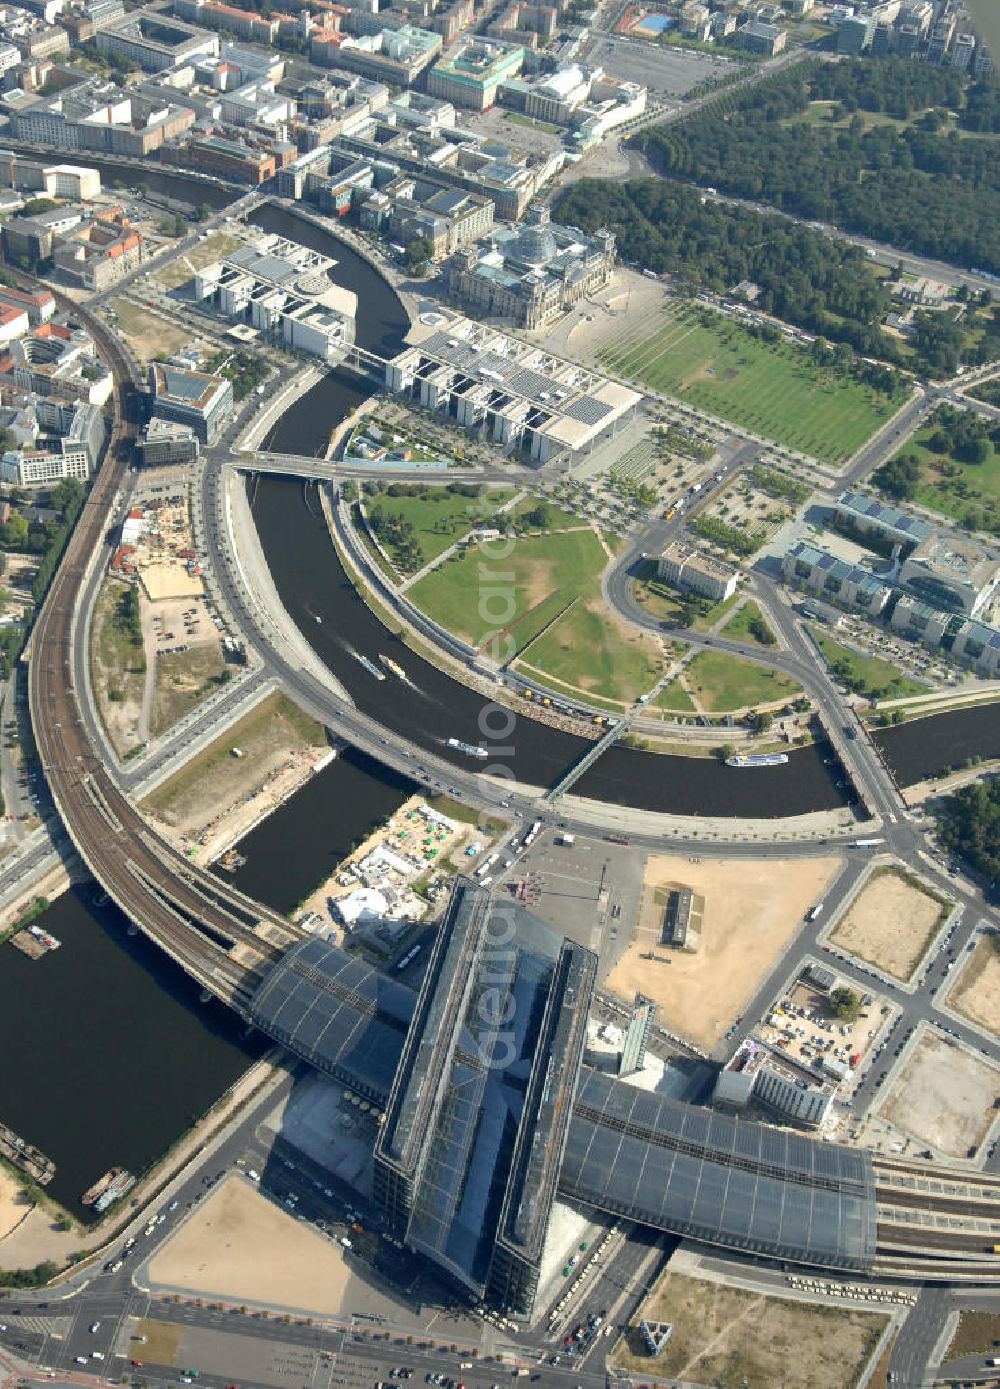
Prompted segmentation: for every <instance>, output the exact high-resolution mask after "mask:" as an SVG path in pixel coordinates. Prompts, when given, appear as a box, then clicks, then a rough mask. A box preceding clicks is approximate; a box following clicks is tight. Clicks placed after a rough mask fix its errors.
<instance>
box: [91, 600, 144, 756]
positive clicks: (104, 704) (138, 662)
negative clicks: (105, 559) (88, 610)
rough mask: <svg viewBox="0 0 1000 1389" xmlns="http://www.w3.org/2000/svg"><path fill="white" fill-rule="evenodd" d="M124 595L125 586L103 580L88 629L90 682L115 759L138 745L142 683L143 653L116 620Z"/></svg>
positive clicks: (139, 740)
mask: <svg viewBox="0 0 1000 1389" xmlns="http://www.w3.org/2000/svg"><path fill="white" fill-rule="evenodd" d="M126 592H127V587H126V585H125V584H122V583H119V582H118V580H117V579H105V581H104V583H103V584H102V585H101V591H100V593H99V594H98V596H97V602H96V603H95V604H94V612H93V617H92V619H91V628H90V681H91V685H92V687H93V691H94V697H95V699H96V701H97V709H98V713H99V714H100V716H101V721H102V723H103V724H104V728H105V731H106V733H107V735H108V738H109V739H110V741H111V745H112V747H113V748H114V749H115V751H116V752H117V754H118V756H119V757H124V756H125V754H126V753H127V752H129V751H130V750H131V749H132V748H134V747H136V746H137V744H138V743H139V742H141V738H140V736H139V723H140V719H141V718H142V698H143V690H144V689H145V684H146V674H145V672H146V654H145V651H144V649H143V648H141V647H137V646H135V645H134V644H133V643H132V642H131V641H130V639H129V637H128V634H127V632H126V630H125V628H124V627H123V626H122V624H121V622H120V620H119V617H118V613H119V606H120V604H121V602H122V599H123V598H124V596H125V594H126Z"/></svg>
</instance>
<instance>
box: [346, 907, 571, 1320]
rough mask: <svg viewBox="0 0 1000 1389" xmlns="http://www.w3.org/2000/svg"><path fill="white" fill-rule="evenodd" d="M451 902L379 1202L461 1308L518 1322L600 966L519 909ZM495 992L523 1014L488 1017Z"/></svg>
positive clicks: (396, 1110)
mask: <svg viewBox="0 0 1000 1389" xmlns="http://www.w3.org/2000/svg"><path fill="white" fill-rule="evenodd" d="M459 889H460V890H459V891H458V892H456V893H454V894H453V896H452V898H451V900H450V902H449V905H448V910H447V912H446V914H445V917H444V920H443V922H442V924H441V926H440V928H439V930H438V934H437V937H436V939H435V941H434V944H433V946H432V947H431V957H430V960H429V962H428V966H427V971H426V973H425V975H424V980H423V984H422V986H421V989H420V993H419V995H418V998H417V1001H416V1005H415V1008H414V1012H413V1020H412V1022H411V1023H410V1027H409V1030H408V1032H407V1035H406V1041H405V1042H404V1044H403V1052H402V1057H401V1059H400V1062H399V1067H398V1070H397V1072H396V1077H395V1080H394V1082H393V1086H392V1093H391V1095H390V1098H389V1104H388V1107H387V1109H386V1115H385V1122H384V1124H383V1125H382V1126H381V1127H380V1129H379V1136H378V1140H377V1143H376V1148H375V1179H374V1188H375V1201H376V1205H377V1207H378V1209H379V1214H380V1216H381V1218H382V1221H383V1223H384V1226H385V1228H386V1230H387V1231H388V1233H389V1234H390V1235H392V1236H393V1237H394V1238H396V1239H398V1240H400V1241H401V1242H402V1243H403V1244H404V1245H405V1246H406V1247H407V1248H408V1249H411V1250H413V1251H414V1252H417V1253H420V1254H423V1255H424V1256H425V1257H426V1258H428V1259H429V1260H430V1261H431V1262H432V1263H433V1264H434V1265H435V1266H436V1268H437V1269H438V1271H439V1272H440V1273H441V1274H443V1275H445V1276H446V1277H447V1278H448V1279H449V1280H451V1281H452V1282H454V1283H456V1284H457V1285H458V1286H459V1287H460V1288H461V1289H462V1290H463V1292H464V1293H465V1295H466V1296H468V1297H472V1298H474V1299H475V1300H476V1301H482V1300H483V1299H484V1298H485V1297H487V1296H491V1297H493V1298H495V1299H496V1300H497V1301H499V1302H500V1303H502V1304H503V1305H505V1306H508V1307H511V1308H513V1309H515V1310H516V1311H517V1312H519V1313H521V1314H523V1315H528V1314H530V1313H531V1311H532V1309H533V1306H534V1301H535V1294H536V1292H537V1288H538V1281H539V1275H540V1270H541V1261H542V1253H543V1250H544V1245H545V1236H546V1233H547V1230H548V1220H549V1212H550V1210H551V1206H552V1201H553V1199H554V1197H555V1192H556V1184H557V1182H558V1179H559V1168H560V1164H561V1161H562V1156H563V1152H564V1149H565V1146H566V1138H567V1132H568V1125H569V1119H570V1112H571V1109H572V1105H573V1098H574V1095H575V1093H576V1088H577V1083H578V1079H579V1073H580V1065H581V1062H582V1058H583V1049H584V1045H585V1042H586V1036H587V1016H588V1012H589V1007H590V1000H591V997H592V994H593V989H594V983H595V980H596V973H597V958H596V956H595V955H593V954H592V953H591V952H590V951H589V950H584V949H583V948H582V947H581V946H578V945H576V944H574V943H573V942H572V941H570V940H561V941H560V940H559V938H558V937H557V936H555V934H554V933H553V932H551V931H550V930H549V929H548V928H547V927H545V926H543V925H542V923H541V922H539V921H536V920H535V918H533V917H531V916H530V915H529V914H528V913H527V912H525V911H524V910H523V908H520V907H519V906H517V905H516V904H513V903H511V904H509V905H507V906H501V905H500V904H497V903H493V902H492V901H491V899H490V897H489V894H488V893H487V892H486V891H485V890H483V889H482V888H479V887H473V886H472V885H471V884H466V883H462V884H460V885H459ZM502 928H506V929H505V930H503V929H502ZM487 985H488V988H487ZM490 991H492V993H495V994H496V996H497V998H498V999H499V998H510V999H514V998H516V999H517V1000H518V1006H517V1007H516V1008H514V1009H507V1008H504V1009H503V1010H499V1011H497V1010H494V1012H493V1013H491V1012H490V1011H489V1009H485V1008H484V1007H483V1000H484V999H485V998H487V997H488V995H489V993H490Z"/></svg>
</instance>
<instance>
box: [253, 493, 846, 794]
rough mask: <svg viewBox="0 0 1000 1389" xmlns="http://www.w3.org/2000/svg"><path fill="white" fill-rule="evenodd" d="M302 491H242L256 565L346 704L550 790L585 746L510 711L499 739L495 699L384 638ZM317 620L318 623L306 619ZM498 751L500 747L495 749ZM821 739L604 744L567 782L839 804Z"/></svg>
mask: <svg viewBox="0 0 1000 1389" xmlns="http://www.w3.org/2000/svg"><path fill="white" fill-rule="evenodd" d="M311 491H312V489H311V488H310V487H306V486H304V485H303V484H302V483H301V482H298V481H295V480H294V479H288V478H275V477H262V478H259V479H258V480H257V482H256V484H255V485H254V486H253V487H252V489H251V493H252V496H253V515H254V519H255V522H256V525H257V529H258V533H259V535H260V539H261V543H262V545H263V547H264V553H265V555H266V556H267V562H268V566H269V568H270V570H271V574H272V576H273V578H274V581H275V584H276V586H277V589H278V592H279V594H280V596H281V600H282V602H283V604H284V606H285V608H286V609H287V611H288V612H289V614H290V616H291V617H292V620H293V621H294V622H295V623H296V625H297V626H298V627H299V629H300V631H301V632H302V634H303V636H304V637H305V638H306V640H307V641H308V642H309V643H310V645H311V646H312V647H313V649H314V650H315V651H316V653H317V654H318V655H319V656H320V658H321V659H322V660H323V661H324V662H325V663H326V665H327V666H328V667H329V668H330V669H331V670H332V671H333V672H334V673H335V674H336V675H337V677H338V679H339V680H340V681H341V682H342V683H343V685H344V686H345V688H346V689H347V691H348V692H349V694H350V695H351V697H352V699H353V700H354V701H355V703H356V704H357V705H358V706H359V708H362V709H365V710H367V711H369V712H370V713H372V714H373V715H374V716H375V717H377V718H378V719H379V720H380V721H381V722H382V723H383V724H385V726H386V727H387V728H390V729H392V730H393V732H396V733H399V734H400V735H402V736H403V737H405V738H408V739H410V740H411V741H412V742H414V743H416V744H418V745H419V746H420V747H424V748H427V749H429V750H433V751H434V752H436V753H438V754H440V755H441V756H443V757H445V758H447V759H448V760H449V761H451V762H453V763H454V764H455V765H456V766H460V765H461V766H465V767H468V765H469V762H468V759H467V758H464V757H463V755H462V754H461V753H459V752H455V751H453V750H452V749H451V748H449V747H448V746H447V739H448V738H451V737H454V738H458V739H459V740H460V741H462V742H467V743H481V742H483V741H484V739H485V741H486V745H487V746H488V747H490V748H491V749H492V750H493V753H494V757H493V763H492V765H494V766H496V765H499V766H501V767H504V768H509V770H510V772H511V774H512V775H513V776H514V777H516V778H517V779H518V780H519V781H525V782H528V783H531V784H535V785H542V786H550V785H552V784H553V783H554V782H556V781H558V780H559V778H560V777H561V776H562V774H563V773H564V772H565V770H566V769H567V768H568V767H569V766H571V765H572V764H573V763H574V762H575V761H576V760H577V759H578V758H579V757H580V755H581V754H582V752H583V751H584V750H585V748H586V747H587V746H588V744H587V742H586V740H585V739H583V738H581V737H578V736H577V735H575V734H571V733H565V732H562V731H561V730H559V729H553V728H549V727H547V726H545V725H543V724H540V723H538V722H537V721H536V720H534V719H531V718H528V717H521V718H516V717H514V716H511V717H514V722H513V727H512V728H511V730H510V732H509V733H506V734H505V735H504V736H503V737H502V738H501V739H499V740H496V741H494V740H493V739H491V738H490V730H491V729H493V728H499V727H500V724H499V723H498V722H497V721H496V720H502V721H506V719H507V717H508V716H507V715H506V714H498V715H496V717H495V718H494V716H493V715H492V714H491V711H492V710H496V709H497V706H495V705H492V704H491V703H490V702H489V701H487V700H484V698H483V697H482V695H480V694H477V693H476V692H475V691H474V690H471V689H469V688H467V687H466V686H465V685H462V684H460V683H459V682H458V681H456V680H453V679H451V677H450V676H447V675H444V674H442V672H441V671H439V670H438V669H437V668H436V667H435V666H432V665H431V664H430V663H429V662H427V661H425V660H424V659H423V658H422V657H420V656H418V655H417V654H416V653H415V652H414V651H411V650H410V649H409V648H408V647H406V646H404V645H403V644H402V642H401V641H399V639H398V638H396V637H393V636H391V635H390V634H389V633H388V632H387V630H386V629H385V628H384V627H383V626H382V624H381V623H380V622H379V621H378V619H377V618H376V617H375V616H374V615H373V614H372V612H371V611H370V609H369V608H368V607H367V606H366V605H365V604H364V603H363V602H362V600H361V599H360V598H359V597H358V595H357V592H356V590H355V588H354V585H353V584H352V582H351V581H350V579H349V577H348V576H347V574H346V573H345V572H344V570H343V567H342V566H341V564H340V561H339V559H338V558H337V554H336V551H335V550H334V548H333V545H332V543H331V541H330V538H329V535H328V532H327V529H326V524H325V522H324V519H323V516H322V513H321V511H320V508H319V507H318V506H317V505H316V504H315V501H314V500H311V498H310V495H309V494H310V492H311ZM317 618H319V619H320V620H319V621H318V622H317V620H316V619H317ZM382 654H384V655H387V656H390V657H392V658H393V659H395V660H396V661H397V662H398V664H399V665H401V666H402V667H403V669H404V670H405V671H406V674H407V677H408V678H407V681H406V682H405V683H403V682H402V681H399V680H396V679H394V678H392V677H390V678H388V679H386V680H382V681H378V680H376V679H375V678H374V677H373V676H371V675H370V674H369V673H368V672H367V670H366V669H365V668H364V666H362V665H361V663H360V662H359V661H358V660H357V656H358V655H362V656H366V657H367V658H368V659H369V660H370V661H374V662H376V663H377V662H378V657H379V656H380V655H382ZM501 749H509V753H502V752H501ZM828 759H830V754H829V751H828V750H827V749H826V748H825V745H823V744H819V745H817V746H815V747H809V748H799V749H796V750H795V751H793V752H792V753H790V755H789V763H788V765H787V766H784V767H768V768H758V769H751V768H747V769H743V770H739V771H736V770H734V769H732V768H730V767H724V766H722V765H720V764H719V763H718V762H716V761H715V760H714V759H713V758H688V757H668V756H659V755H654V754H652V753H642V752H637V751H632V750H630V749H628V748H623V747H613V748H611V750H610V751H609V752H607V753H605V755H604V756H603V757H602V758H600V760H599V761H598V762H597V763H596V764H595V766H594V767H593V768H592V769H591V770H590V771H589V772H588V773H587V774H586V775H585V777H584V778H583V779H582V780H581V781H580V782H579V783H577V788H576V789H577V790H578V791H579V792H580V794H582V795H586V796H590V797H593V798H594V799H596V800H604V801H615V802H621V803H623V804H626V805H634V806H639V807H640V808H642V809H646V810H660V811H670V812H674V813H677V814H695V815H713V816H715V815H723V816H744V817H754V818H756V817H759V818H763V819H768V818H772V817H777V816H781V815H799V814H803V813H804V812H806V811H811V810H822V809H828V808H831V807H834V806H837V805H841V804H842V803H843V792H842V791H841V790H839V789H838V784H837V780H838V769H837V768H836V767H835V766H834V765H832V762H831V761H829V760H828Z"/></svg>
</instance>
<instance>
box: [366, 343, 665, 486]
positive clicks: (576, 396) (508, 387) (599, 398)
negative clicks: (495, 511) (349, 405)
mask: <svg viewBox="0 0 1000 1389" xmlns="http://www.w3.org/2000/svg"><path fill="white" fill-rule="evenodd" d="M447 318H448V321H447V323H446V325H445V326H444V327H443V328H441V329H439V330H437V331H435V332H433V333H431V334H430V335H429V336H428V337H426V338H424V339H423V340H422V341H421V342H420V343H419V344H418V345H416V346H413V347H405V348H404V349H403V350H402V351H401V352H399V353H397V355H396V356H395V357H393V359H392V360H391V361H390V362H389V363H388V365H387V367H386V380H385V384H386V388H387V389H388V390H390V391H392V392H393V393H394V394H397V395H402V396H405V397H406V398H407V399H408V400H410V401H412V402H413V403H414V404H419V405H421V406H423V408H424V409H427V410H434V411H437V410H440V411H441V412H442V413H447V414H448V415H450V416H451V417H452V418H453V419H455V420H456V421H457V423H458V424H460V425H461V426H463V427H464V428H466V429H470V430H474V431H476V432H477V433H480V434H482V435H484V436H485V437H487V438H490V439H493V440H494V441H495V442H496V443H498V444H500V445H501V446H502V447H504V448H505V449H506V450H507V451H508V452H509V453H511V454H514V453H519V454H521V455H523V456H525V457H527V458H529V459H531V460H533V461H535V462H540V463H544V462H546V461H547V460H548V459H549V458H553V457H555V456H557V455H558V454H563V453H564V454H566V455H567V456H572V455H574V454H578V453H582V452H584V451H586V450H589V449H591V448H593V446H594V445H595V444H596V442H597V440H598V439H600V438H602V437H604V436H605V435H606V432H607V431H608V430H609V429H610V430H613V429H615V428H616V427H617V426H618V425H619V424H620V423H621V422H622V421H623V420H624V419H625V418H626V417H627V416H629V415H630V414H631V413H632V412H633V411H634V410H635V408H636V407H637V406H638V404H639V402H640V401H641V399H642V397H641V396H640V395H639V393H638V392H637V391H633V390H629V389H628V387H626V386H619V385H618V384H617V382H614V381H610V380H608V378H607V377H602V376H600V375H599V374H598V373H596V372H591V371H584V370H581V368H580V367H578V366H576V365H574V364H573V363H571V362H566V361H563V360H561V359H560V358H558V357H554V356H553V355H552V354H551V353H549V352H546V351H544V350H543V349H542V348H539V347H533V346H530V345H529V344H527V343H524V342H520V341H519V340H518V339H516V338H510V337H507V336H506V334H504V333H499V332H497V331H496V330H495V329H492V328H487V327H485V326H484V325H483V324H481V323H474V322H473V321H472V320H471V319H467V318H460V317H458V316H457V315H447Z"/></svg>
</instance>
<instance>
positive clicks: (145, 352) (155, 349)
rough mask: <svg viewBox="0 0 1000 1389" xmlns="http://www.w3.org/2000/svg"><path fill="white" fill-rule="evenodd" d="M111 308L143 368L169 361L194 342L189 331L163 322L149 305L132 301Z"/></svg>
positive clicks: (126, 300)
mask: <svg viewBox="0 0 1000 1389" xmlns="http://www.w3.org/2000/svg"><path fill="white" fill-rule="evenodd" d="M111 307H112V308H113V309H114V311H115V313H117V315H118V324H117V326H118V328H119V329H120V330H121V334H122V336H123V337H124V338H125V340H126V342H127V343H128V345H129V347H131V349H132V351H133V352H134V353H135V357H136V360H137V361H138V362H139V364H140V366H145V365H146V363H147V362H151V361H152V360H153V358H154V357H169V356H170V355H171V353H173V352H178V351H180V349H181V348H182V347H186V346H187V344H188V343H189V342H190V341H191V330H190V329H189V328H185V327H184V326H183V325H180V326H178V325H177V324H176V323H171V322H170V321H169V320H168V319H166V318H161V317H160V315H159V314H156V313H153V311H152V310H151V309H147V308H146V307H145V305H139V304H133V303H131V302H130V301H129V300H128V299H115V300H113V301H112V304H111Z"/></svg>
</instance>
